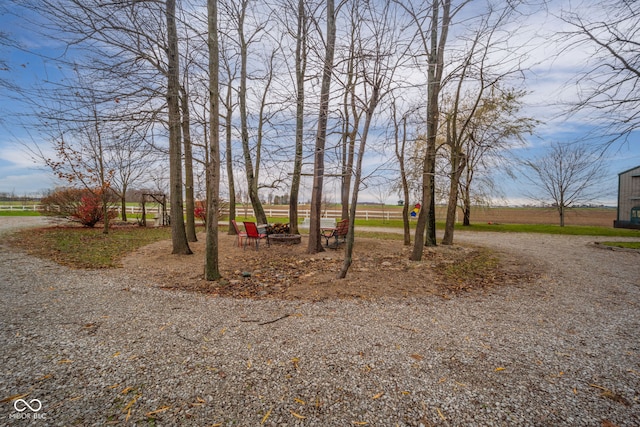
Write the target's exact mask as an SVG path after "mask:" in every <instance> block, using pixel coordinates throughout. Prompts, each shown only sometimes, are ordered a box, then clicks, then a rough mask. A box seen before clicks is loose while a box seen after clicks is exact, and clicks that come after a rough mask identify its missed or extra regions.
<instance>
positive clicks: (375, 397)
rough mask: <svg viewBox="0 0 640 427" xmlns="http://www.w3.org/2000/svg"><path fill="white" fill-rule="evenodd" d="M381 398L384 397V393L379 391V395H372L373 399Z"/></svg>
mask: <svg viewBox="0 0 640 427" xmlns="http://www.w3.org/2000/svg"><path fill="white" fill-rule="evenodd" d="M382 396H384V391H381V392H380V393H378V394H376V395H374V396H373V398H374V399H380V398H381V397H382Z"/></svg>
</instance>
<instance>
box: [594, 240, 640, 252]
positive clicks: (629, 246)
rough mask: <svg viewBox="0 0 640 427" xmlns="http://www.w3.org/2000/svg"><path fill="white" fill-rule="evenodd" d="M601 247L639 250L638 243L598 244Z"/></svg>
mask: <svg viewBox="0 0 640 427" xmlns="http://www.w3.org/2000/svg"><path fill="white" fill-rule="evenodd" d="M600 244H601V245H605V246H613V247H616V248H627V249H638V250H640V242H600Z"/></svg>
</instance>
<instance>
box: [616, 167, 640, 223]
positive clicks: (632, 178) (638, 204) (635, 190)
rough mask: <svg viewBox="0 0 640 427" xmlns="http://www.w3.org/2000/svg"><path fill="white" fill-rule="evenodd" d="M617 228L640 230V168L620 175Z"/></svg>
mask: <svg viewBox="0 0 640 427" xmlns="http://www.w3.org/2000/svg"><path fill="white" fill-rule="evenodd" d="M613 226H614V227H617V228H638V229H640V166H636V167H635V168H632V169H629V170H627V171H624V172H620V173H619V174H618V215H617V219H616V221H614V223H613Z"/></svg>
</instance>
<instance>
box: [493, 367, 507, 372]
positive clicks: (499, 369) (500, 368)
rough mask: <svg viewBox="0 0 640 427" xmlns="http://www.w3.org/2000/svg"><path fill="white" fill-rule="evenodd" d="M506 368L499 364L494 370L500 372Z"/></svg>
mask: <svg viewBox="0 0 640 427" xmlns="http://www.w3.org/2000/svg"><path fill="white" fill-rule="evenodd" d="M505 369H507V368H503V367H502V366H500V367H499V368H496V369H495V372H500V371H504V370H505Z"/></svg>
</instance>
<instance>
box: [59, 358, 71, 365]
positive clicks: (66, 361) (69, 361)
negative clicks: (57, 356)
mask: <svg viewBox="0 0 640 427" xmlns="http://www.w3.org/2000/svg"><path fill="white" fill-rule="evenodd" d="M64 363H73V360H70V359H62V360H59V361H58V364H59V365H62V364H64Z"/></svg>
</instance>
